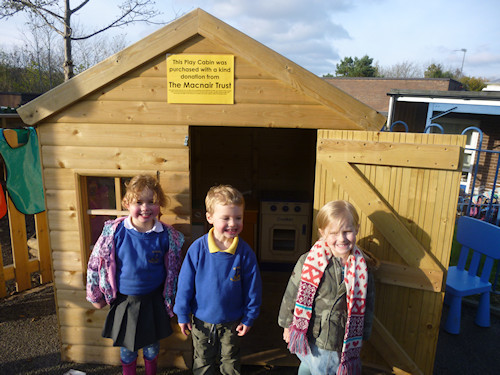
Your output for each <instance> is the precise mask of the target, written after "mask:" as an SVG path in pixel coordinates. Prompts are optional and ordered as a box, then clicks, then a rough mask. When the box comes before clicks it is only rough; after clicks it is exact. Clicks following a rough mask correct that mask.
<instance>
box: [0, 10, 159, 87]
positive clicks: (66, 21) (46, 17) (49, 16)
mask: <svg viewBox="0 0 500 375" xmlns="http://www.w3.org/2000/svg"><path fill="white" fill-rule="evenodd" d="M90 1H91V0H80V1H79V4H78V5H77V6H74V7H73V8H72V7H71V5H70V0H2V1H1V3H0V19H4V18H9V17H11V16H13V15H15V14H18V13H21V12H27V13H30V14H32V15H34V16H36V17H37V18H38V19H39V20H41V21H42V22H44V23H45V24H46V25H48V26H49V27H50V28H52V29H53V30H54V31H55V32H57V33H58V34H59V35H61V36H62V37H63V39H64V64H63V67H64V79H65V80H66V81H67V80H68V79H70V78H71V77H73V76H74V64H73V52H72V42H73V41H77V40H84V39H88V38H91V37H93V36H95V35H97V34H100V33H102V32H103V31H106V30H109V29H111V28H115V27H121V26H126V25H129V24H131V23H134V22H147V23H155V22H153V19H154V18H155V17H156V16H158V15H160V12H158V11H157V10H156V9H155V7H154V5H155V2H154V1H153V0H124V1H123V2H122V3H121V4H120V5H119V6H118V8H119V9H120V15H119V16H118V17H116V18H115V19H114V20H113V21H111V22H110V23H108V24H107V25H106V26H103V27H100V28H98V29H97V30H94V31H92V32H90V33H88V34H85V35H78V34H76V33H75V30H74V29H73V27H72V19H71V18H72V17H73V15H75V14H76V13H78V12H79V11H80V10H81V9H82V8H83V7H84V6H86V5H87V4H88V3H89V2H90Z"/></svg>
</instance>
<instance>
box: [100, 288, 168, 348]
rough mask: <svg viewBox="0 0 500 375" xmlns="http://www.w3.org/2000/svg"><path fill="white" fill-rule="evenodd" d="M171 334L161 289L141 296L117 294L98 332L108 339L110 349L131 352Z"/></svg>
mask: <svg viewBox="0 0 500 375" xmlns="http://www.w3.org/2000/svg"><path fill="white" fill-rule="evenodd" d="M171 334H172V327H171V326H170V317H169V316H168V314H167V311H166V310H165V304H164V302H163V289H162V288H159V289H157V290H155V291H154V292H151V293H150V294H146V295H143V296H126V295H123V294H118V296H117V297H116V299H115V300H114V301H113V302H112V303H111V308H110V310H109V313H108V316H107V317H106V322H105V323H104V328H103V330H102V337H106V338H110V339H112V340H113V346H120V347H125V348H127V349H128V350H131V351H134V352H135V351H137V350H139V349H141V348H143V347H145V346H148V345H151V344H154V343H156V342H158V341H160V340H161V339H163V338H165V337H167V336H170V335H171Z"/></svg>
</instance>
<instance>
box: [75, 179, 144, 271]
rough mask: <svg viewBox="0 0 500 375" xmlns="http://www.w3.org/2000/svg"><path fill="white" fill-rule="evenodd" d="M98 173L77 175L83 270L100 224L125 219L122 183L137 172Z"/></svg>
mask: <svg viewBox="0 0 500 375" xmlns="http://www.w3.org/2000/svg"><path fill="white" fill-rule="evenodd" d="M120 172H121V171H112V172H109V173H103V172H102V171H98V172H97V171H96V172H95V173H92V172H88V171H86V172H84V173H77V174H76V176H77V181H78V184H77V186H78V188H79V192H78V196H79V209H78V212H79V221H80V233H81V234H82V235H81V236H80V241H81V249H82V268H83V270H84V273H85V272H86V270H87V262H88V259H89V256H90V253H91V252H92V249H93V247H94V245H95V243H96V242H97V239H98V238H99V236H100V234H101V232H102V228H103V225H104V222H106V221H107V220H112V219H116V218H117V217H119V216H125V215H127V214H128V211H127V210H125V209H124V208H123V207H122V204H121V202H122V198H123V196H124V194H125V190H126V187H125V184H126V183H127V182H128V181H130V179H131V178H132V176H135V175H136V174H139V172H138V173H125V174H123V175H121V173H120Z"/></svg>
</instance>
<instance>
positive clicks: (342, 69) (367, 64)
mask: <svg viewBox="0 0 500 375" xmlns="http://www.w3.org/2000/svg"><path fill="white" fill-rule="evenodd" d="M372 63H373V59H372V58H371V57H369V56H368V55H365V56H363V57H362V58H361V59H358V58H357V57H355V58H354V59H353V58H352V57H344V59H342V60H341V61H340V64H337V69H336V70H335V75H336V76H337V77H376V76H377V75H378V72H377V68H376V67H374V66H373V65H372Z"/></svg>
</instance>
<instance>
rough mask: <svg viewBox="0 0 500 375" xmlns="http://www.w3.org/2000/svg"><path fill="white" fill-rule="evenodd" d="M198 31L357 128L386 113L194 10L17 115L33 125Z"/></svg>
mask: <svg viewBox="0 0 500 375" xmlns="http://www.w3.org/2000/svg"><path fill="white" fill-rule="evenodd" d="M196 35H200V36H202V37H204V38H208V39H210V40H211V41H213V42H215V43H218V44H219V45H221V46H223V47H224V48H225V49H227V50H228V51H230V52H231V53H234V54H235V55H236V56H239V57H242V58H244V59H246V60H248V61H249V62H251V63H252V64H254V65H255V66H257V67H259V68H260V69H262V70H263V71H266V72H267V73H269V74H271V75H272V76H274V77H276V78H277V79H279V80H281V81H282V82H283V83H284V84H287V85H289V86H291V87H293V88H295V89H297V90H299V91H300V92H302V93H303V94H304V95H306V96H308V97H310V98H312V99H314V100H316V101H317V102H319V103H321V104H322V105H324V106H325V107H328V108H329V109H331V110H333V111H336V112H337V113H339V114H340V115H342V116H343V117H345V118H346V121H348V122H350V123H351V125H353V126H352V127H351V129H352V128H358V129H359V130H379V129H380V128H381V127H382V125H383V124H384V123H385V121H386V118H385V116H383V115H382V114H380V113H378V112H377V111H375V110H373V109H372V108H370V107H369V106H367V105H366V104H364V103H361V102H360V101H358V100H357V99H355V98H353V97H352V96H350V95H348V94H346V93H345V92H343V91H342V90H340V89H338V88H336V87H334V86H332V85H330V84H329V83H327V82H325V81H324V80H323V79H321V78H320V77H318V76H316V75H314V74H313V73H311V72H309V71H307V70H306V69H304V68H302V67H300V66H299V65H297V64H295V63H293V62H292V61H290V60H288V59H286V58H285V57H283V56H281V55H280V54H278V53H277V52H275V51H273V50H271V49H270V48H268V47H266V46H264V45H262V44H261V43H259V42H257V41H255V40H254V39H252V38H250V37H249V36H247V35H245V34H243V33H241V32H240V31H238V30H236V29H234V28H233V27H231V26H229V25H228V24H226V23H224V22H222V21H220V20H219V19H217V18H215V17H213V16H212V15H210V14H208V13H207V12H205V11H203V10H202V9H195V10H193V11H192V12H190V13H188V14H186V15H185V16H183V17H181V18H179V19H177V20H175V21H173V22H172V23H170V24H168V25H166V26H164V27H163V28H161V29H159V30H157V31H156V32H154V33H152V34H150V35H149V36H147V37H146V38H144V39H142V40H140V41H138V42H137V43H135V44H133V45H131V46H129V47H127V48H125V49H124V50H122V51H120V52H118V53H116V54H115V55H113V56H110V57H108V58H107V59H105V60H103V61H101V62H100V63H98V64H96V65H95V66H93V67H92V68H90V69H88V70H86V71H84V72H82V73H80V74H78V75H77V76H75V77H73V78H72V79H70V80H69V81H67V82H64V83H63V84H61V85H59V86H57V87H55V88H54V89H52V90H50V91H48V92H46V93H45V94H43V95H41V96H40V97H38V98H36V99H34V100H32V101H31V102H29V103H27V104H25V105H23V106H21V107H20V108H18V113H19V115H20V116H21V118H22V120H23V121H24V122H25V123H26V124H28V125H36V124H38V123H40V122H42V121H43V120H44V119H46V118H47V117H49V116H51V115H52V114H54V113H57V112H59V111H61V110H63V109H65V108H67V107H69V106H71V105H72V104H73V103H75V102H77V101H78V100H79V99H81V98H83V97H84V96H86V95H89V94H91V93H92V92H95V91H96V90H98V89H100V88H102V87H103V86H104V85H106V84H108V83H110V82H112V81H114V80H116V79H118V78H119V77H122V76H124V75H125V74H127V73H128V72H130V71H131V70H133V69H135V68H136V67H138V66H140V65H142V64H144V63H146V62H147V61H149V60H151V59H153V58H155V57H157V56H159V55H161V54H165V53H167V52H168V51H169V50H171V49H172V48H174V47H176V46H178V45H179V44H181V43H183V42H184V41H186V40H188V39H190V38H192V37H194V36H196Z"/></svg>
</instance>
